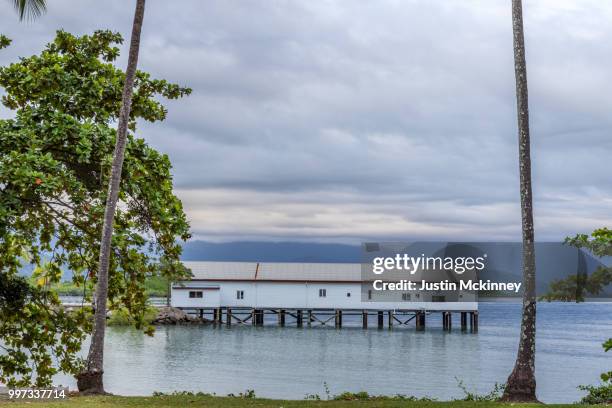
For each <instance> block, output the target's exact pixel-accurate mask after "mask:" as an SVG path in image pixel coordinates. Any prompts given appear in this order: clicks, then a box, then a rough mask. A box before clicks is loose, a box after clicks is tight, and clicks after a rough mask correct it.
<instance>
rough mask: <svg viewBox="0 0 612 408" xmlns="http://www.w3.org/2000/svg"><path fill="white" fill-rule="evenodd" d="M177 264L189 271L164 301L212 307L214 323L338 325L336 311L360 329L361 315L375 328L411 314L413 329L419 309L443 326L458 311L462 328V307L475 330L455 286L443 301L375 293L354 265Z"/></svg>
mask: <svg viewBox="0 0 612 408" xmlns="http://www.w3.org/2000/svg"><path fill="white" fill-rule="evenodd" d="M184 264H185V266H186V267H187V268H189V269H190V270H191V272H192V274H193V277H192V278H191V279H190V280H184V281H179V282H174V283H172V285H171V305H172V306H173V307H176V308H180V309H184V310H186V311H188V312H196V313H199V314H200V316H204V314H205V313H210V312H212V315H213V319H214V321H216V322H221V321H224V320H225V323H227V324H231V323H246V322H248V323H249V324H255V325H260V324H263V322H264V314H266V315H269V314H274V315H277V317H278V323H279V324H281V325H284V324H285V318H286V316H289V318H290V319H288V320H292V321H293V320H294V321H295V323H297V325H298V326H301V325H302V324H303V323H304V322H305V323H307V324H311V323H318V324H320V323H327V322H330V321H331V320H332V319H333V320H334V323H335V325H336V326H337V327H341V326H342V314H343V313H344V315H347V314H349V315H355V314H359V315H361V316H362V319H363V322H362V323H363V326H364V327H367V324H368V316H369V315H377V317H378V326H379V327H380V326H382V325H383V319H384V320H386V323H387V324H388V325H389V326H391V325H393V324H398V325H399V324H407V323H408V322H409V321H411V320H413V319H414V320H415V321H416V325H417V328H424V326H425V316H426V314H429V313H432V312H441V313H442V316H443V317H442V318H443V326H444V328H445V329H450V328H451V327H450V326H451V322H452V318H451V316H452V313H453V312H455V313H461V327H462V329H466V328H467V315H468V313H469V315H470V326H471V327H472V329H473V330H477V324H478V323H477V318H478V312H477V310H478V304H477V302H476V298H475V295H474V294H473V293H467V292H466V293H463V292H458V294H457V295H455V299H447V297H445V296H441V295H440V294H437V293H436V292H426V291H415V290H411V291H393V292H392V293H390V292H388V291H386V292H384V293H383V292H378V291H376V290H372V289H371V288H372V283H371V282H364V281H363V280H362V271H361V264H359V263H275V262H261V263H258V262H184ZM464 296H465V298H464ZM459 297H461V299H459ZM224 314H225V316H223V315H224ZM384 315H386V318H385V317H384ZM322 316H325V317H322ZM328 316H331V317H328ZM406 318H407V319H408V320H407V321H403V320H405V319H406Z"/></svg>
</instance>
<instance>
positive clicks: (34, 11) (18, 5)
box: [12, 0, 47, 21]
mask: <svg viewBox="0 0 612 408" xmlns="http://www.w3.org/2000/svg"><path fill="white" fill-rule="evenodd" d="M12 2H13V5H14V6H15V10H17V13H18V14H19V20H20V21H23V20H25V19H34V18H36V17H40V16H41V15H42V14H43V13H44V12H45V11H47V4H46V1H45V0H12Z"/></svg>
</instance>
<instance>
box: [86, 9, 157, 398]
mask: <svg viewBox="0 0 612 408" xmlns="http://www.w3.org/2000/svg"><path fill="white" fill-rule="evenodd" d="M144 8H145V0H137V1H136V11H135V13H134V24H133V26H132V37H131V41H130V51H129V56H128V66H127V70H126V74H125V84H124V86H123V97H122V101H121V111H120V113H119V124H118V126H117V140H116V142H115V151H114V155H113V165H112V169H111V176H110V180H109V185H108V195H107V198H106V209H105V212H104V226H103V228H102V241H101V243H100V261H99V266H98V283H97V285H96V293H95V299H94V302H95V314H94V327H93V333H92V335H91V344H90V347H89V354H88V355H87V366H86V368H85V371H83V372H82V373H80V374H79V375H77V386H78V388H79V391H80V392H82V393H85V394H103V393H105V391H104V383H103V381H102V375H103V373H104V332H105V329H106V302H107V301H108V270H109V261H110V253H111V239H112V235H113V220H114V218H115V209H116V207H117V199H118V196H119V188H120V182H121V171H122V168H123V158H124V155H125V145H126V142H127V127H128V122H129V119H130V109H131V105H132V94H133V87H134V78H135V76H136V66H137V65H138V50H139V48H140V31H141V28H142V20H143V18H144Z"/></svg>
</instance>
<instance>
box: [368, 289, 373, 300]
mask: <svg viewBox="0 0 612 408" xmlns="http://www.w3.org/2000/svg"><path fill="white" fill-rule="evenodd" d="M368 300H372V289H370V290H368Z"/></svg>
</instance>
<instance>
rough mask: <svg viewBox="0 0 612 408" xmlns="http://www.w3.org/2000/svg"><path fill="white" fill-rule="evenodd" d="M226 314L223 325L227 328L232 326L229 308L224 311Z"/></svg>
mask: <svg viewBox="0 0 612 408" xmlns="http://www.w3.org/2000/svg"><path fill="white" fill-rule="evenodd" d="M225 314H226V316H227V317H226V318H225V324H226V325H228V326H231V325H232V309H230V308H229V307H228V308H227V310H226V311H225Z"/></svg>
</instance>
